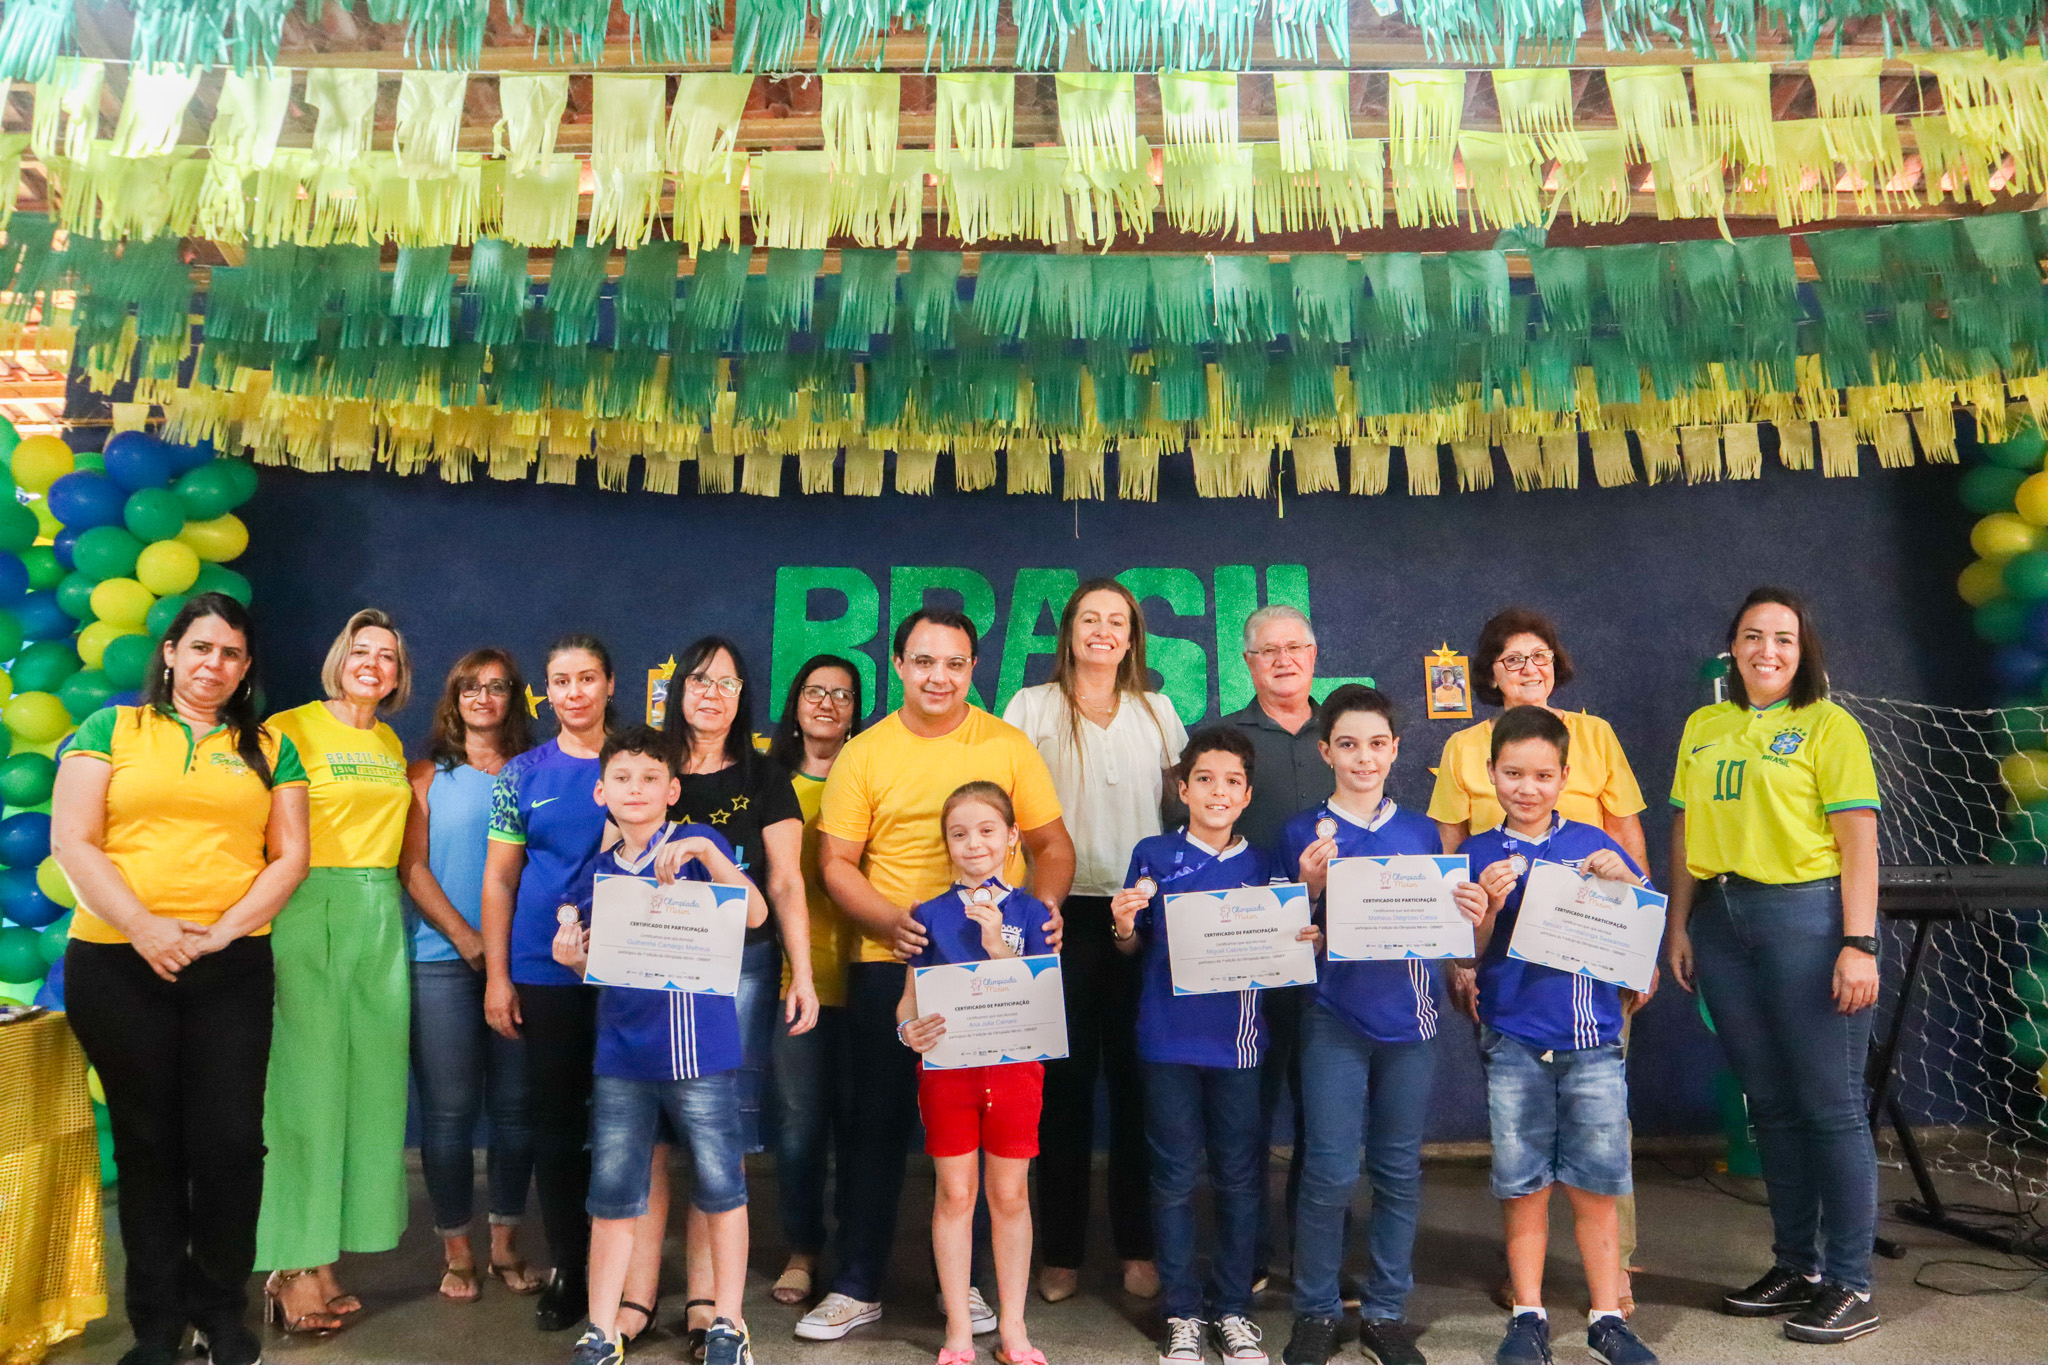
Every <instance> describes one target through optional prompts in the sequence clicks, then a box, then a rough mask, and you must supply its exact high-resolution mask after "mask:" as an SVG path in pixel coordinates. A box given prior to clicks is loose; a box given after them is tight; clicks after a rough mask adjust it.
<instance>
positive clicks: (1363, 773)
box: [1279, 683, 1486, 1365]
mask: <svg viewBox="0 0 2048 1365" xmlns="http://www.w3.org/2000/svg"><path fill="white" fill-rule="evenodd" d="M1317 720H1318V724H1319V726H1320V729H1321V731H1322V744H1321V749H1322V755H1323V761H1324V762H1325V763H1328V764H1329V765H1330V767H1331V769H1332V770H1333V772H1334V773H1335V776H1336V782H1337V790H1336V791H1335V793H1334V794H1332V795H1331V797H1330V799H1329V800H1327V801H1325V802H1323V803H1322V804H1320V805H1317V806H1314V807H1312V808H1310V809H1308V810H1305V811H1303V812H1302V813H1301V814H1299V815H1297V816H1295V817H1294V818H1293V819H1292V820H1290V821H1288V822H1287V825H1286V828H1284V829H1283V830H1282V831H1281V834H1280V848H1279V859H1280V865H1281V867H1282V868H1283V869H1288V870H1297V871H1298V872H1299V874H1300V876H1301V880H1302V882H1303V883H1304V884H1305V885H1306V886H1307V887H1308V890H1309V894H1310V895H1311V896H1313V897H1314V898H1315V899H1316V901H1317V904H1318V909H1319V910H1320V911H1321V912H1322V915H1323V917H1324V920H1325V925H1326V928H1327V916H1328V909H1327V902H1328V896H1327V892H1328V887H1329V880H1330V860H1331V859H1332V858H1385V857H1398V856H1402V855H1422V856H1433V855H1437V854H1440V853H1442V852H1443V844H1442V841H1441V839H1440V838H1439V836H1438V834H1437V828H1436V822H1435V821H1433V820H1431V819H1430V818H1429V817H1428V816H1426V815H1424V814H1422V813H1421V812H1420V811H1409V810H1403V809H1401V808H1400V807H1399V806H1396V805H1395V804H1394V802H1393V800H1392V798H1390V797H1389V796H1388V795H1387V792H1386V785H1387V774H1388V773H1389V772H1391V771H1392V770H1393V767H1394V760H1395V759H1397V758H1398V757H1400V753H1401V738H1400V730H1399V727H1398V725H1397V724H1396V721H1395V716H1394V704H1393V703H1392V702H1391V701H1389V700H1388V699H1387V698H1386V696H1385V695H1384V694H1382V693H1381V692H1379V691H1378V690H1376V689H1374V688H1370V687H1364V686H1361V685H1360V684H1358V683H1346V684H1344V686H1342V687H1339V688H1338V689H1336V690H1335V691H1334V692H1332V693H1330V695H1329V696H1328V697H1326V698H1325V699H1324V700H1323V704H1322V708H1321V711H1320V713H1319V715H1318V717H1317ZM1429 875H1430V876H1431V877H1432V878H1433V877H1434V876H1435V875H1436V872H1435V869H1433V868H1432V869H1429ZM1452 895H1453V897H1454V898H1455V900H1456V903H1457V908H1458V911H1459V913H1460V914H1462V915H1463V916H1464V917H1465V919H1466V920H1467V921H1469V922H1470V923H1472V924H1474V925H1477V924H1478V923H1479V922H1480V920H1481V919H1482V918H1483V917H1484V915H1485V913H1486V893H1485V892H1483V891H1481V890H1480V889H1479V888H1478V887H1477V886H1476V885H1474V884H1472V883H1471V882H1469V881H1466V882H1460V883H1459V884H1458V885H1457V886H1456V887H1455V888H1454V889H1453V891H1452ZM1437 970H1438V969H1437V963H1436V962H1435V961H1433V960H1428V959H1424V958H1419V957H1412V958H1408V959H1406V960H1392V959H1390V960H1386V961H1375V962H1333V961H1329V960H1327V959H1326V960H1325V961H1324V962H1323V964H1322V969H1321V972H1320V979H1319V980H1318V982H1317V983H1316V987H1315V996H1314V999H1313V1002H1312V1003H1311V1004H1310V1005H1309V1007H1308V1008H1307V1009H1306V1010H1304V1011H1303V1013H1302V1021H1301V1078H1302V1105H1303V1110H1304V1130H1303V1136H1302V1143H1303V1150H1304V1152H1305V1158H1304V1160H1303V1163H1302V1170H1301V1200H1300V1205H1299V1208H1298V1210H1297V1212H1296V1214H1295V1232H1294V1331H1293V1334H1292V1336H1291V1338H1290V1340H1289V1341H1288V1343H1287V1349H1286V1351H1285V1352H1283V1353H1282V1359H1283V1360H1284V1361H1285V1362H1286V1365H1324V1362H1325V1361H1327V1360H1328V1359H1329V1357H1330V1355H1331V1354H1332V1352H1333V1351H1334V1350H1335V1349H1336V1344H1337V1334H1338V1331H1339V1329H1340V1328H1341V1327H1342V1326H1343V1320H1344V1304H1343V1297H1342V1291H1341V1290H1340V1288H1339V1285H1338V1277H1339V1272H1340V1270H1341V1269H1342V1267H1343V1264H1344V1242H1345V1233H1346V1231H1347V1224H1348V1222H1349V1214H1350V1209H1351V1194H1352V1191H1353V1190H1354V1189H1355V1188H1356V1187H1357V1185H1358V1172H1359V1157H1360V1152H1361V1148H1362V1149H1363V1153H1364V1157H1365V1162H1364V1164H1365V1167H1366V1169H1367V1170H1368V1171H1370V1172H1371V1173H1372V1174H1371V1178H1372V1221H1371V1230H1370V1233H1369V1238H1368V1244H1369V1246H1370V1249H1371V1255H1372V1269H1371V1273H1370V1274H1369V1275H1368V1277H1367V1280H1366V1286H1365V1294H1364V1297H1363V1300H1362V1302H1361V1304H1360V1306H1359V1339H1360V1344H1361V1346H1362V1347H1363V1348H1364V1349H1365V1350H1366V1351H1367V1352H1368V1353H1369V1354H1370V1355H1372V1356H1373V1357H1375V1358H1376V1359H1377V1360H1378V1361H1379V1362H1380V1365H1422V1361H1423V1357H1422V1353H1421V1352H1420V1351H1419V1350H1418V1349H1416V1346H1415V1343H1414V1339H1413V1336H1412V1334H1411V1333H1410V1331H1409V1330H1408V1328H1407V1326H1406V1324H1405V1323H1404V1321H1403V1319H1404V1317H1405V1314H1406V1308H1407V1302H1408V1294H1409V1291H1410V1290H1412V1289H1413V1288H1414V1287H1415V1272H1414V1264H1413V1261H1414V1251H1415V1227H1416V1222H1417V1220H1418V1218H1419V1217H1420V1214H1421V1208H1422V1132H1423V1125H1424V1122H1425V1120H1426V1119H1427V1117H1428V1113H1429V1091H1430V1081H1431V1078H1432V1075H1433V1074H1434V1071H1435V1058H1434V1052H1433V1050H1432V1048H1431V1047H1430V1043H1429V1040H1430V1039H1432V1038H1434V1037H1435V1036H1436V1031H1437V1019H1438V1009H1437Z"/></svg>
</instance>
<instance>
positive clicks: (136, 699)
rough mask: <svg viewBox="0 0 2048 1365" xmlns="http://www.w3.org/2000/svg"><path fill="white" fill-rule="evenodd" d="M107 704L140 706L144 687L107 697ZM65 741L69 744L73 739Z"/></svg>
mask: <svg viewBox="0 0 2048 1365" xmlns="http://www.w3.org/2000/svg"><path fill="white" fill-rule="evenodd" d="M107 705H109V706H140V705H142V689H141V688H136V689H135V690H134V691H132V692H116V693H115V694H114V695H113V696H111V697H108V698H107ZM64 742H65V743H66V744H69V743H70V742H71V741H70V740H69V739H66V740H65V741H64Z"/></svg>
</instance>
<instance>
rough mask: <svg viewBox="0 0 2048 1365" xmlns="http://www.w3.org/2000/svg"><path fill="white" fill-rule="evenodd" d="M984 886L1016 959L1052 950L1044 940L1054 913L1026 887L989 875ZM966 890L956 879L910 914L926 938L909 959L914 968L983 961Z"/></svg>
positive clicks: (978, 929) (978, 932) (985, 955)
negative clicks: (993, 897)
mask: <svg viewBox="0 0 2048 1365" xmlns="http://www.w3.org/2000/svg"><path fill="white" fill-rule="evenodd" d="M982 885H984V886H986V887H987V888H988V889H989V890H991V891H993V892H994V893H995V894H996V896H997V904H998V905H999V906H1000V907H1001V909H1002V912H1003V942H1004V943H1005V944H1006V945H1008V947H1009V949H1010V951H1011V952H1013V953H1015V954H1017V956H1019V957H1042V956H1043V955H1045V954H1046V953H1049V952H1051V951H1052V945H1050V944H1049V943H1047V942H1046V941H1045V926H1046V924H1047V922H1048V921H1050V920H1051V919H1052V911H1050V910H1048V909H1046V907H1045V902H1044V901H1042V900H1040V899H1038V898H1037V897H1036V896H1034V895H1032V894H1031V893H1030V892H1029V891H1020V890H1017V889H1015V888H1013V887H1008V886H1005V885H1003V883H1002V880H1001V879H1000V878H997V877H990V878H989V879H988V880H987V881H986V882H983V883H982ZM968 894H969V892H968V889H967V888H966V887H964V886H962V885H960V884H959V883H958V882H955V883H954V884H953V889H952V890H950V891H948V892H946V894H945V895H943V896H934V897H933V898H932V899H930V900H928V901H926V902H925V903H924V904H923V905H920V906H918V907H917V908H916V909H914V910H912V911H911V912H910V916H911V918H912V919H914V920H916V921H917V922H918V923H919V924H921V925H923V926H924V931H925V933H926V935H928V938H927V940H926V942H925V945H924V948H923V949H922V950H921V951H920V952H919V953H918V954H917V956H916V957H913V958H911V959H910V965H911V967H912V968H913V969H915V968H918V967H940V966H945V965H948V964H951V963H955V962H986V961H987V960H988V954H987V953H986V952H985V951H983V949H982V946H981V926H980V925H979V924H976V923H975V922H974V921H973V920H971V919H969V918H968V917H967V901H966V899H965V898H966V897H967V895H968Z"/></svg>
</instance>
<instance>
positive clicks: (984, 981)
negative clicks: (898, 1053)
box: [917, 953, 1067, 1071]
mask: <svg viewBox="0 0 2048 1365" xmlns="http://www.w3.org/2000/svg"><path fill="white" fill-rule="evenodd" d="M917 1012H918V1014H920V1015H926V1014H938V1015H943V1016H945V1020H946V1035H945V1036H944V1037H943V1038H941V1039H939V1041H938V1043H937V1044H936V1045H935V1046H934V1047H933V1048H932V1050H931V1051H930V1052H927V1053H925V1054H924V1064H925V1065H926V1066H928V1067H930V1068H931V1069H933V1070H934V1071H945V1070H951V1069H954V1068H957V1067H963V1066H1001V1065H1002V1064H1003V1063H1005V1062H1045V1061H1051V1060H1052V1059H1054V1058H1056V1057H1064V1056H1066V1055H1067V1001H1066V994H1065V991H1064V988H1063V987H1062V985H1061V978H1060V960H1059V958H1058V957H1057V956H1055V955H1054V954H1052V953H1046V954H1044V955H1042V956H1039V957H1005V958H998V959H996V960H994V961H992V962H955V963H949V964H947V965H945V966H941V967H919V968H918V969H917Z"/></svg>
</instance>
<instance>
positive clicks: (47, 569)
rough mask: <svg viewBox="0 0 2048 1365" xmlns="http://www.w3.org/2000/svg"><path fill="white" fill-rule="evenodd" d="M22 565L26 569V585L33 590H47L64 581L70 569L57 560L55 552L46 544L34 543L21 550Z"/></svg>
mask: <svg viewBox="0 0 2048 1365" xmlns="http://www.w3.org/2000/svg"><path fill="white" fill-rule="evenodd" d="M21 562H22V565H23V566H24V567H25V568H27V570H28V585H29V587H30V589H31V590H33V591H35V592H48V591H49V590H50V589H51V588H54V587H56V586H57V585H58V584H59V583H62V582H63V581H64V575H65V574H66V573H68V572H70V570H68V569H66V568H65V567H64V566H63V564H61V563H60V562H58V559H57V552H56V551H55V550H53V549H51V548H50V547H49V546H47V545H34V546H30V547H29V548H28V549H26V550H23V551H22V552H21Z"/></svg>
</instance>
